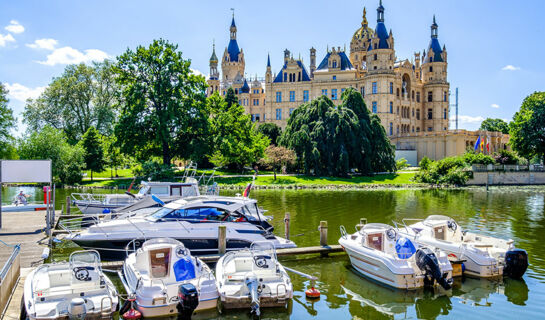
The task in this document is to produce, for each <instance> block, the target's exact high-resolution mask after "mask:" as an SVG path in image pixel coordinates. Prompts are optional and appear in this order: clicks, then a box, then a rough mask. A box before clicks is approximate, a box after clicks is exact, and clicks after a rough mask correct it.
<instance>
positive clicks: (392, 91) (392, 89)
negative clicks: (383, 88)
mask: <svg viewBox="0 0 545 320" xmlns="http://www.w3.org/2000/svg"><path fill="white" fill-rule="evenodd" d="M390 94H394V83H393V82H390Z"/></svg>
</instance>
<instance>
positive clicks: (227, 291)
mask: <svg viewBox="0 0 545 320" xmlns="http://www.w3.org/2000/svg"><path fill="white" fill-rule="evenodd" d="M216 279H217V286H218V291H219V294H220V300H221V303H222V306H223V307H225V308H226V309H233V308H251V310H252V312H254V313H255V314H256V315H259V314H260V308H261V307H282V306H286V304H287V303H288V302H289V300H290V299H291V298H292V297H293V285H292V283H291V280H290V277H289V275H288V274H287V272H286V270H285V269H284V267H283V266H282V265H281V264H280V262H278V259H277V257H276V250H275V248H274V246H273V245H272V244H271V243H270V242H255V243H253V244H252V245H251V247H250V249H246V250H241V251H236V252H228V253H227V254H225V255H224V256H223V257H221V258H220V259H219V260H218V263H217V264H216Z"/></svg>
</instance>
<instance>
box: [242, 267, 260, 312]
mask: <svg viewBox="0 0 545 320" xmlns="http://www.w3.org/2000/svg"><path fill="white" fill-rule="evenodd" d="M245 283H246V286H247V287H248V291H250V299H251V300H252V302H251V303H250V308H251V310H252V313H255V315H256V316H258V317H259V315H260V314H261V311H260V310H259V294H258V292H257V291H258V289H259V283H258V281H257V277H256V276H255V274H251V275H248V276H247V277H246V281H245Z"/></svg>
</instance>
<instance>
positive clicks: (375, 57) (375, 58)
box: [373, 44, 377, 60]
mask: <svg viewBox="0 0 545 320" xmlns="http://www.w3.org/2000/svg"><path fill="white" fill-rule="evenodd" d="M375 47H376V44H375ZM375 49H376V48H375ZM373 60H377V54H376V53H375V56H374V59H373Z"/></svg>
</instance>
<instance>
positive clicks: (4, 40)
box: [0, 33, 15, 47]
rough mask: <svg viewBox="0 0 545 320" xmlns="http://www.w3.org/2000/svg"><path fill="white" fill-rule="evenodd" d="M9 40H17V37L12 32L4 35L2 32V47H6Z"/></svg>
mask: <svg viewBox="0 0 545 320" xmlns="http://www.w3.org/2000/svg"><path fill="white" fill-rule="evenodd" d="M8 42H15V39H14V38H13V36H12V35H11V34H9V33H8V34H7V35H2V34H0V47H5V46H6V44H8Z"/></svg>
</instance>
